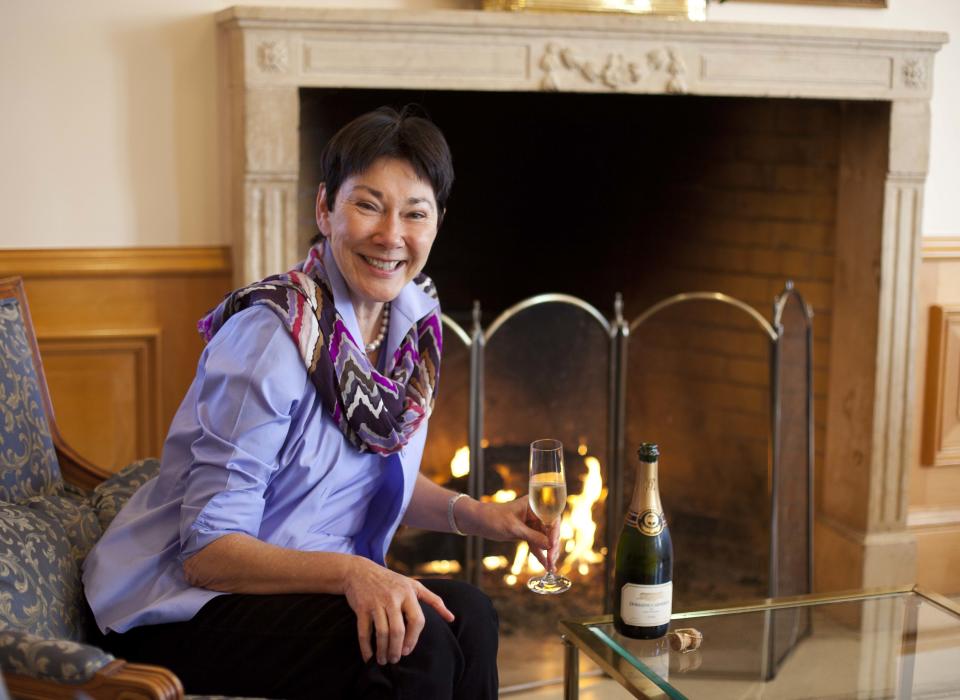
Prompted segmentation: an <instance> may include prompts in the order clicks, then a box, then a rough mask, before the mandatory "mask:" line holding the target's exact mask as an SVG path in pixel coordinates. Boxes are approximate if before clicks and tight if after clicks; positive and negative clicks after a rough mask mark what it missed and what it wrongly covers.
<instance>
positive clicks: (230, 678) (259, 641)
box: [95, 580, 499, 700]
mask: <svg viewBox="0 0 960 700" xmlns="http://www.w3.org/2000/svg"><path fill="white" fill-rule="evenodd" d="M423 584H424V585H425V586H426V587H427V588H429V589H430V590H432V591H433V592H434V593H436V594H437V595H439V596H440V597H441V598H442V599H443V601H444V603H445V604H446V606H447V607H448V608H449V609H450V611H451V612H452V613H453V614H454V615H455V616H456V619H455V620H454V622H452V623H448V622H446V621H445V620H443V619H442V618H441V617H440V615H439V614H437V612H436V611H435V610H434V609H433V608H431V607H430V606H429V605H422V608H423V614H424V616H425V618H426V624H425V626H424V628H423V632H421V634H420V639H419V641H418V642H417V645H416V647H415V648H414V650H413V651H412V652H411V653H410V654H408V655H407V656H404V657H401V659H400V661H399V662H398V663H396V664H389V663H388V664H386V665H385V666H380V665H378V664H377V662H376V655H374V657H373V658H372V659H371V660H370V661H369V662H367V663H364V662H363V659H362V657H361V656H360V645H359V642H358V641H357V618H356V615H355V614H354V612H353V610H352V609H351V608H350V606H349V605H347V601H346V598H344V597H343V596H337V595H327V594H312V595H306V594H303V595H301V594H291V595H246V594H225V595H221V596H217V597H216V598H214V599H213V600H211V601H210V602H208V603H207V604H206V605H204V606H203V608H202V609H201V610H200V611H199V612H198V613H197V614H196V615H195V616H194V617H193V619H191V620H188V621H186V622H176V623H169V624H161V625H147V626H144V627H136V628H134V629H132V630H129V631H128V632H126V633H124V634H117V633H114V632H111V633H110V634H107V635H106V636H105V637H103V636H101V637H100V638H99V639H97V640H95V641H97V642H99V643H100V644H101V645H102V646H103V648H105V649H107V650H108V651H110V652H111V653H112V654H114V655H115V656H118V657H120V658H124V659H126V660H127V661H133V662H139V663H152V664H158V665H160V666H165V667H167V668H169V669H170V670H172V671H173V672H174V673H176V674H177V676H178V677H179V678H180V680H181V682H182V683H183V685H184V688H185V689H186V692H188V693H194V694H220V695H238V696H244V695H245V696H257V697H270V698H289V699H291V700H294V699H297V700H299V699H300V698H311V699H312V698H318V699H324V700H325V699H327V698H331V699H333V698H376V699H379V698H396V699H398V700H399V699H406V698H410V699H411V700H413V699H415V700H434V699H437V700H440V699H443V700H447V699H448V698H451V699H452V698H456V699H457V700H461V699H469V698H477V699H478V700H479V699H480V698H484V699H486V700H492V699H493V698H496V696H497V690H498V682H499V681H498V676H497V645H498V624H499V623H498V620H497V613H496V611H495V610H494V608H493V605H492V603H491V602H490V599H489V598H488V597H487V596H486V595H484V594H483V593H482V592H481V591H479V590H478V589H477V588H475V587H473V586H471V585H469V584H467V583H463V582H462V581H450V580H425V581H423ZM375 646H376V642H375V640H374V647H375Z"/></svg>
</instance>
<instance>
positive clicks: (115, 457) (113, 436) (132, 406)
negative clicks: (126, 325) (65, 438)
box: [39, 328, 163, 465]
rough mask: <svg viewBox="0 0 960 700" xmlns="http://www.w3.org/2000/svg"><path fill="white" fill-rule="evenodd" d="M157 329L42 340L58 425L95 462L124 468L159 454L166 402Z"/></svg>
mask: <svg viewBox="0 0 960 700" xmlns="http://www.w3.org/2000/svg"><path fill="white" fill-rule="evenodd" d="M160 336H161V331H160V329H158V328H152V329H145V330H142V331H136V330H119V331H110V330H104V331H90V332H86V333H74V334H69V335H62V336H56V335H46V336H43V337H41V338H40V340H39V344H40V354H41V356H42V357H43V364H44V369H45V371H46V375H47V381H48V382H49V383H50V393H51V398H52V400H53V405H54V406H55V407H56V408H55V410H56V415H57V420H58V424H61V423H62V424H63V425H64V426H83V427H82V431H83V432H80V429H76V430H73V434H72V435H71V437H70V442H71V445H72V446H73V447H74V448H75V449H76V450H78V451H79V452H80V453H81V454H82V455H84V456H85V457H87V458H88V459H90V460H92V461H93V462H94V463H96V464H105V465H123V464H129V463H130V462H132V461H134V460H136V459H138V458H139V457H141V456H143V455H156V454H159V453H160V446H161V442H160V435H161V431H162V430H163V425H162V423H161V422H160V413H161V411H162V404H161V401H160V387H161V386H162V380H161V369H160V366H159V365H158V362H157V360H158V356H159V354H160V352H159V347H160V345H161V343H160Z"/></svg>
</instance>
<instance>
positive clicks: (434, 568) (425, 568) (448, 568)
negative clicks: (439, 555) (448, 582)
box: [417, 559, 460, 576]
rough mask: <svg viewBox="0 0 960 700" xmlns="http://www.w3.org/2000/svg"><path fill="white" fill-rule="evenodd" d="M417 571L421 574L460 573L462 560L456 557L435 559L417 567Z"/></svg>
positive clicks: (444, 574)
mask: <svg viewBox="0 0 960 700" xmlns="http://www.w3.org/2000/svg"><path fill="white" fill-rule="evenodd" d="M417 573H420V574H440V575H441V576H447V575H449V574H459V573H460V562H458V561H457V560H456V559H435V560H433V561H428V562H425V563H423V564H421V565H420V566H418V567H417Z"/></svg>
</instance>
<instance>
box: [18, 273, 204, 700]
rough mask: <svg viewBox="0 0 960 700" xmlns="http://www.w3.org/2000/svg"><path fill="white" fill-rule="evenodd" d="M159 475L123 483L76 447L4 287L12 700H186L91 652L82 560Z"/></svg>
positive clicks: (144, 474)
mask: <svg viewBox="0 0 960 700" xmlns="http://www.w3.org/2000/svg"><path fill="white" fill-rule="evenodd" d="M158 469H159V463H158V461H157V460H155V459H145V460H141V461H138V462H135V463H134V464H131V465H128V466H127V467H125V468H123V469H122V470H120V471H119V472H118V473H112V472H109V471H107V470H104V469H102V468H100V467H98V466H96V465H94V464H92V463H90V462H89V461H87V460H85V459H84V458H83V457H81V456H80V455H79V454H77V453H76V452H75V451H74V450H72V449H71V448H70V447H69V446H68V445H67V444H66V442H65V441H64V440H63V438H62V437H61V435H60V433H59V431H58V430H57V427H56V422H55V421H54V415H53V409H52V405H51V402H50V396H49V392H48V391H47V386H46V381H45V379H44V375H43V365H42V363H41V361H40V353H39V349H38V346H37V342H36V338H35V335H34V332H33V324H32V321H31V319H30V311H29V308H28V306H27V300H26V296H25V294H24V290H23V284H22V281H21V280H20V279H19V278H16V277H14V278H7V279H0V670H2V672H3V680H4V681H5V682H6V686H7V688H8V690H9V693H10V695H11V696H12V697H14V698H37V699H38V700H39V699H43V700H49V699H52V698H71V699H74V698H94V699H101V698H102V699H108V698H109V699H113V698H116V699H118V700H119V699H120V698H123V700H179V699H180V698H184V692H183V688H182V686H181V683H180V681H179V680H178V679H177V677H176V676H175V675H174V674H173V673H172V672H171V671H170V670H168V669H165V668H162V667H159V666H150V665H145V664H134V663H127V662H126V661H124V660H123V659H117V658H114V657H113V656H112V655H111V654H109V653H107V652H105V651H104V650H102V649H99V648H98V647H96V646H94V645H91V644H88V643H86V642H85V629H87V624H88V620H87V615H88V612H87V609H86V605H85V603H84V598H83V590H82V585H81V578H80V572H81V565H82V563H83V560H84V558H85V557H86V555H87V553H88V552H89V551H90V549H91V547H93V545H94V544H95V543H96V541H97V539H98V538H99V537H100V536H101V535H102V533H103V531H104V530H105V529H106V527H107V526H108V525H109V524H110V521H111V520H112V519H113V517H114V516H115V515H116V514H117V512H118V511H119V510H120V508H121V507H122V506H123V504H124V503H125V502H126V500H127V498H129V497H130V495H131V494H132V493H133V492H134V491H135V490H136V489H137V488H138V487H139V486H140V485H142V484H143V483H145V482H146V481H147V480H148V479H151V478H152V477H153V476H155V475H156V473H157V470H158ZM187 697H193V698H197V696H187Z"/></svg>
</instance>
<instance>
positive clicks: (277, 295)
mask: <svg viewBox="0 0 960 700" xmlns="http://www.w3.org/2000/svg"><path fill="white" fill-rule="evenodd" d="M323 247H324V242H323V241H321V242H320V243H317V244H316V245H314V246H313V247H312V248H311V249H310V252H309V254H308V255H307V259H306V260H305V261H303V262H302V263H300V264H299V265H298V266H297V267H296V268H294V269H293V270H291V271H290V272H287V273H286V274H280V275H272V276H270V277H267V278H266V279H264V280H261V281H260V282H255V283H254V284H251V285H249V286H247V287H243V288H242V289H238V290H236V291H234V292H231V293H230V294H228V295H227V296H226V298H225V299H224V300H223V301H222V302H221V303H220V305H219V306H217V307H216V308H215V309H214V310H213V311H211V312H210V313H208V314H207V315H206V316H204V317H203V318H202V319H200V321H199V322H198V323H197V329H198V330H199V331H200V335H202V336H203V338H204V340H206V341H208V342H209V340H210V339H211V338H212V337H213V336H214V335H215V334H216V333H217V331H218V330H220V328H221V327H222V326H223V324H224V323H226V321H227V319H228V318H230V317H231V316H233V315H234V314H235V313H237V312H238V311H242V310H243V309H246V308H248V307H250V306H255V305H257V304H263V305H264V306H266V307H267V308H269V309H271V310H272V311H273V312H274V313H276V314H277V315H278V316H279V317H280V318H281V319H282V321H283V324H284V325H285V326H286V327H287V330H289V331H290V334H291V335H292V336H293V341H294V342H295V343H296V344H297V347H298V348H299V349H300V356H301V357H302V358H303V362H304V365H306V368H307V374H309V375H310V379H311V380H312V381H313V383H314V385H315V386H316V387H317V392H318V393H319V395H320V399H321V401H322V402H323V407H324V408H325V409H326V410H327V411H328V412H329V414H330V415H331V416H332V417H333V420H334V421H335V422H336V423H337V425H338V426H339V427H340V430H341V431H343V434H344V435H345V436H346V438H347V440H349V441H350V443H351V444H352V445H353V446H354V447H356V448H357V449H358V450H360V451H361V452H365V451H367V450H371V451H373V452H377V453H379V454H382V455H386V454H392V453H394V452H399V451H400V450H401V449H402V448H403V446H404V445H406V444H407V442H408V441H409V440H410V438H411V436H412V435H413V433H414V432H416V430H417V428H418V427H419V426H420V424H421V423H422V422H423V420H424V419H425V418H428V417H429V416H430V412H431V411H432V410H433V401H434V397H435V395H436V391H437V382H438V381H439V379H440V355H441V352H442V350H443V339H442V336H441V328H440V310H439V308H437V309H434V310H433V311H432V312H430V313H429V314H427V315H426V316H424V317H423V318H421V319H420V320H418V321H417V323H416V324H415V325H414V326H413V327H412V328H411V329H410V332H409V333H407V335H406V337H404V339H403V340H402V341H401V343H400V347H399V348H397V351H396V352H395V353H394V354H393V356H392V357H391V358H388V362H387V367H386V374H385V375H384V374H380V373H379V372H378V371H377V370H376V369H375V368H374V367H373V365H372V364H371V363H370V360H369V359H368V358H367V355H366V353H365V352H364V350H363V342H362V338H361V339H360V342H357V339H355V338H354V337H353V336H352V335H351V334H350V331H348V330H347V326H346V324H345V323H344V321H343V317H342V316H341V315H340V313H339V312H338V311H337V309H336V307H335V306H334V303H333V290H332V288H331V286H330V279H329V276H328V273H327V270H326V267H325V266H324V261H323ZM413 283H414V284H416V285H417V287H419V288H420V289H421V290H422V291H424V292H425V293H427V294H428V295H430V296H431V297H433V298H434V299H436V298H437V292H436V289H435V288H434V286H433V282H432V281H431V280H430V278H429V277H427V276H426V275H424V274H423V273H421V274H419V275H417V277H416V278H415V279H414V280H413Z"/></svg>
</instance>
